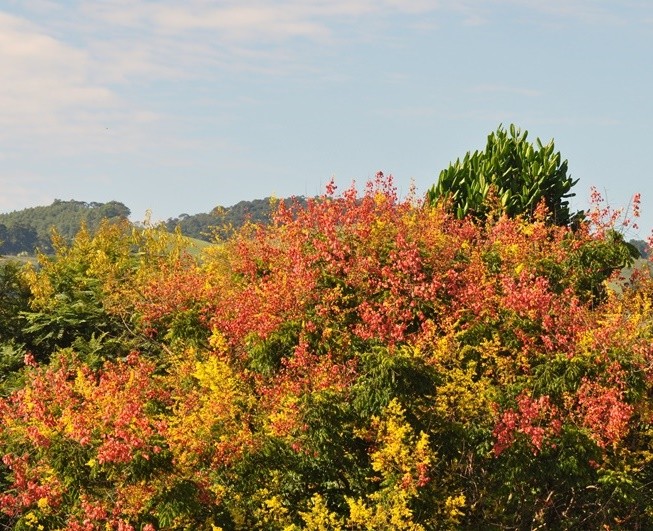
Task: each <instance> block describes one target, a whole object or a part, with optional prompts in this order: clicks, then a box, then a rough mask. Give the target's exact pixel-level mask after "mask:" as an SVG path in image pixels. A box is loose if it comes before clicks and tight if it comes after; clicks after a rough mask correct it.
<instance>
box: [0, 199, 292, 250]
mask: <svg viewBox="0 0 653 531" xmlns="http://www.w3.org/2000/svg"><path fill="white" fill-rule="evenodd" d="M283 201H284V202H285V203H286V204H288V205H290V204H291V203H292V202H294V201H296V202H299V203H300V204H304V203H305V199H304V198H302V197H300V198H295V199H283ZM277 206H278V201H277V200H274V199H273V198H270V197H268V198H265V199H255V200H253V201H240V202H239V203H237V204H235V205H233V206H231V207H221V206H217V207H215V208H214V209H213V210H211V212H209V213H200V214H193V215H189V214H180V215H179V216H178V217H176V218H170V219H168V220H167V221H165V222H164V225H165V226H166V228H167V229H168V230H169V231H170V232H173V231H175V230H177V228H179V230H181V232H182V234H184V235H185V236H188V237H189V238H197V239H199V240H204V241H214V240H215V239H216V238H224V237H228V236H229V235H230V234H231V233H232V232H233V231H234V230H236V229H238V228H240V227H242V226H243V225H244V224H245V223H247V222H252V223H262V224H267V223H269V222H270V220H271V214H272V212H273V211H274V210H275V209H276V208H277ZM130 213H131V212H130V210H129V208H128V207H126V206H125V205H124V204H123V203H120V202H118V201H110V202H108V203H95V202H91V203H87V202H84V201H74V200H71V201H62V200H60V199H56V200H55V201H54V202H53V203H52V204H51V205H49V206H38V207H33V208H26V209H24V210H17V211H14V212H10V213H8V214H0V255H18V254H28V255H33V254H34V253H35V252H36V251H37V250H39V251H40V252H43V253H46V254H49V253H51V252H52V251H53V249H52V243H51V238H52V230H53V229H54V230H56V231H57V232H58V233H59V235H61V236H62V237H63V238H65V239H66V240H71V239H72V238H73V236H75V234H77V232H78V231H79V229H80V227H81V226H82V223H85V224H86V226H87V227H88V229H89V230H90V231H91V232H93V231H94V230H95V229H97V227H98V226H99V224H100V221H101V220H103V219H108V220H113V221H120V220H125V219H127V218H128V217H129V214H130Z"/></svg>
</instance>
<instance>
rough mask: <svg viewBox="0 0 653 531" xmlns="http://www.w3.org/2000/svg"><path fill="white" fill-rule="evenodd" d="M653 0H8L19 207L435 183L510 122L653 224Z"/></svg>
mask: <svg viewBox="0 0 653 531" xmlns="http://www.w3.org/2000/svg"><path fill="white" fill-rule="evenodd" d="M652 58H653V2H651V1H650V0H642V1H629V0H620V1H601V0H546V1H544V0H541V1H540V0H537V1H536V0H486V1H480V0H476V1H474V0H433V1H429V0H313V1H308V0H305V1H299V0H277V1H266V0H260V1H247V0H240V1H210V0H185V1H172V0H161V1H156V2H154V1H152V2H146V1H140V0H102V1H101V0H92V1H84V0H79V1H58V2H55V1H49V0H3V1H2V2H0V72H2V73H3V82H2V84H0V190H1V192H0V211H3V212H4V211H11V210H16V209H22V208H25V207H28V206H35V205H42V204H49V203H50V202H51V201H52V200H54V199H55V198H59V199H64V200H67V199H77V200H83V201H98V202H105V201H110V200H114V199H115V200H118V201H122V202H123V203H125V204H126V205H127V206H128V207H130V208H131V210H132V217H133V219H142V218H143V217H144V214H145V210H146V209H151V210H152V212H153V216H154V218H155V219H166V218H168V217H172V216H176V215H178V214H181V213H189V214H194V213H197V212H207V211H209V210H210V209H211V208H213V207H214V206H216V205H224V206H228V205H231V204H234V203H236V202H238V201H240V200H242V199H255V198H263V197H266V196H269V195H275V196H289V195H314V194H317V193H320V192H321V191H322V189H323V187H324V185H325V183H326V182H327V181H328V180H329V179H330V178H331V177H335V179H336V182H337V183H338V184H339V185H340V187H346V186H348V185H349V184H350V183H351V181H352V180H353V179H355V180H356V181H357V182H358V183H361V184H362V183H364V182H365V181H366V180H367V179H368V178H370V177H372V176H373V175H374V174H375V172H376V171H378V170H382V171H384V172H385V173H392V174H393V175H394V176H395V179H396V183H397V186H398V188H399V190H400V191H401V192H403V193H405V192H407V191H408V189H409V187H410V184H411V182H414V183H415V185H416V186H417V189H418V191H420V192H425V191H426V190H427V189H428V187H429V186H430V185H431V184H433V183H434V182H435V181H436V180H437V176H438V173H439V172H440V170H442V169H443V168H445V167H446V166H447V165H448V163H449V162H450V161H452V160H455V159H456V158H457V157H459V156H463V155H464V154H465V152H466V151H468V150H474V149H479V148H482V147H483V146H484V145H485V139H486V136H487V135H488V134H489V133H490V132H491V131H493V130H495V129H496V128H497V126H498V125H499V124H500V123H503V124H506V125H507V124H510V123H515V124H516V125H518V126H519V127H521V128H522V129H526V130H528V131H529V136H530V137H532V138H533V139H535V138H536V137H540V138H541V139H542V140H547V141H548V140H550V139H551V138H554V139H555V143H556V147H557V149H558V150H560V151H561V152H562V155H563V157H564V158H567V159H568V160H569V169H570V173H571V175H572V176H573V177H574V178H579V179H580V182H579V184H578V185H577V186H576V188H575V191H576V192H577V198H576V199H575V201H574V205H575V207H576V208H585V207H586V206H587V200H588V197H589V188H590V186H592V185H594V186H596V187H597V188H598V189H599V190H600V191H602V192H603V193H604V194H607V197H608V199H609V202H610V203H611V204H612V205H613V206H615V207H617V206H623V205H626V204H627V203H628V201H629V199H630V197H631V196H632V194H633V193H635V192H641V193H642V198H643V201H642V210H643V216H642V219H641V222H640V225H641V228H640V230H639V231H636V232H633V233H630V235H631V236H633V237H646V236H647V235H648V233H649V232H650V229H651V228H652V227H653V175H651V166H652V165H651V157H650V153H651V152H652V151H653V150H652V149H651V143H652V142H653V105H652V104H651V97H652V95H653V68H652V66H653V64H652V62H653V60H652Z"/></svg>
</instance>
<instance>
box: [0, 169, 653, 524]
mask: <svg viewBox="0 0 653 531" xmlns="http://www.w3.org/2000/svg"><path fill="white" fill-rule="evenodd" d="M279 207H280V208H279V210H278V212H277V213H276V215H275V216H274V219H273V222H272V223H271V224H269V225H258V226H256V225H246V226H244V227H243V228H242V229H241V230H238V231H236V232H235V233H234V234H233V235H232V236H231V237H230V238H228V239H227V240H226V241H224V242H221V243H220V244H215V245H210V246H208V247H207V248H206V249H205V250H204V254H203V256H201V257H194V256H192V255H189V254H188V253H187V252H186V243H185V241H184V239H183V238H182V237H181V236H180V235H179V234H170V233H169V232H167V231H166V230H165V229H164V228H163V227H159V228H156V227H145V228H144V229H143V230H133V229H132V228H131V227H130V226H129V225H128V224H109V223H105V224H103V225H101V227H100V228H99V230H98V231H96V232H93V233H91V232H89V231H82V232H81V233H79V234H78V235H77V236H76V237H75V238H74V239H73V240H72V242H67V241H66V240H65V239H60V240H57V241H55V242H54V245H53V246H54V250H55V253H54V254H53V255H52V256H41V257H40V264H39V267H38V268H35V267H32V266H24V267H25V269H20V270H16V269H10V270H6V272H5V279H6V281H5V282H0V288H2V289H3V290H5V292H4V295H3V297H4V299H3V300H9V301H13V302H11V305H7V306H6V308H7V309H8V311H7V312H3V313H0V319H2V322H3V323H9V325H8V326H14V324H15V323H16V321H15V320H14V319H23V320H25V321H26V322H27V325H26V326H25V327H23V333H22V335H20V336H19V337H17V338H15V339H11V340H10V339H9V338H8V337H5V336H0V340H2V341H13V343H12V345H11V347H12V352H13V354H12V356H13V357H12V358H11V361H12V363H11V364H6V365H3V364H0V370H2V369H3V367H4V369H5V370H6V371H11V374H12V375H15V377H13V378H11V379H7V380H2V381H0V382H1V385H0V394H1V395H2V397H3V398H0V455H2V462H1V463H0V493H1V494H0V513H1V514H2V515H3V518H4V520H2V522H1V523H2V524H3V525H4V526H5V527H7V528H15V529H40V528H43V529H70V530H73V531H75V530H88V531H91V530H100V529H115V530H124V531H127V530H142V531H153V530H155V529H180V530H181V529H198V530H203V529H205V530H212V531H216V530H219V529H222V530H239V529H265V530H275V529H276V530H284V531H293V530H300V529H306V530H315V531H317V530H327V529H329V530H337V529H341V530H388V529H397V530H402V529H403V530H413V531H418V530H435V529H532V528H537V527H539V528H556V529H601V528H604V529H605V528H615V529H616V528H628V529H647V528H651V527H653V518H652V515H653V496H652V494H653V493H652V491H651V485H653V461H652V460H651V445H653V433H652V431H651V428H650V417H651V406H650V398H649V397H650V396H651V394H652V393H653V372H652V367H653V347H652V345H653V302H652V301H651V294H652V293H653V281H652V280H651V278H650V276H649V275H647V274H644V273H643V272H642V273H635V274H633V275H632V277H631V278H630V280H629V282H627V283H624V282H621V284H620V289H619V290H614V289H612V288H611V287H610V286H611V284H610V282H614V281H618V278H617V277H616V276H615V275H618V271H619V268H620V267H621V266H620V264H621V263H622V261H623V260H622V259H623V258H624V257H623V256H622V255H621V254H620V253H621V252H622V248H621V247H619V246H615V240H614V238H613V236H612V235H613V234H614V230H616V229H618V227H611V228H610V227H607V226H605V225H600V223H601V215H600V213H597V215H596V216H588V218H587V220H586V221H583V222H581V223H580V225H579V227H576V228H575V229H574V230H572V229H571V228H570V227H568V226H565V225H560V226H559V225H556V224H552V223H549V222H548V219H549V217H548V216H549V213H548V212H547V210H546V207H545V205H543V204H541V205H539V207H538V208H537V209H536V210H535V211H534V212H533V213H532V215H531V216H529V217H523V216H514V217H509V216H501V217H497V218H494V217H491V218H488V219H487V220H483V221H478V220H477V219H475V218H474V217H471V216H468V217H466V218H464V219H458V218H457V217H456V216H454V215H453V214H452V212H451V211H450V210H449V209H448V208H446V206H445V205H441V204H439V203H438V204H436V205H435V206H434V207H433V208H423V205H422V204H421V202H420V201H418V200H417V199H416V198H414V197H408V198H404V199H400V198H399V197H398V196H397V193H396V190H395V188H394V186H393V183H392V179H391V178H389V177H384V176H383V175H381V174H379V175H378V176H377V178H376V179H375V180H374V181H373V182H371V183H369V184H368V187H367V188H366V190H365V192H364V193H362V194H359V193H358V192H357V191H356V190H355V189H354V188H352V189H349V190H346V191H344V192H343V193H342V194H338V193H337V191H336V188H335V184H333V183H331V184H330V185H329V187H328V190H327V193H326V194H325V195H324V196H323V197H321V198H316V199H310V200H308V201H307V202H306V204H305V205H299V204H298V205H295V206H290V207H289V206H286V205H285V204H284V203H282V204H280V205H279ZM608 218H610V217H609V216H608ZM597 224H599V225H597ZM597 229H600V230H597ZM608 229H610V230H608ZM12 305H13V306H12ZM12 308H15V310H12ZM0 352H2V350H1V349H0ZM16 353H19V354H21V355H20V356H17V355H16ZM5 374H8V373H5Z"/></svg>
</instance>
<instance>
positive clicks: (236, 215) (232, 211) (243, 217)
mask: <svg viewBox="0 0 653 531" xmlns="http://www.w3.org/2000/svg"><path fill="white" fill-rule="evenodd" d="M281 201H283V202H284V203H285V204H286V205H290V204H291V203H293V202H297V203H299V204H301V205H305V203H306V199H305V198H303V197H297V198H287V199H283V200H281ZM278 205H279V200H275V199H274V198H272V197H266V198H265V199H254V200H252V201H240V202H238V203H236V204H235V205H233V206H230V207H222V206H217V207H215V208H214V209H213V210H211V212H208V213H199V214H194V215H188V214H180V215H179V216H178V217H176V218H170V219H168V220H167V221H166V222H165V225H166V228H167V229H168V230H169V231H170V232H173V231H174V230H175V229H177V227H179V228H180V230H181V232H182V233H183V234H184V235H185V236H189V237H191V238H197V239H198V240H204V241H213V240H214V239H215V238H216V237H220V238H224V237H228V236H230V235H231V234H233V232H234V231H235V230H237V229H239V228H240V227H242V226H243V225H244V224H245V223H247V222H252V223H262V224H264V225H267V224H268V223H269V222H270V221H271V218H272V213H273V212H274V211H275V209H276V208H277V207H278Z"/></svg>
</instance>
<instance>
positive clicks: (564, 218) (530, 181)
mask: <svg viewBox="0 0 653 531" xmlns="http://www.w3.org/2000/svg"><path fill="white" fill-rule="evenodd" d="M527 137H528V131H524V132H521V130H520V129H518V128H517V127H516V126H515V125H510V127H509V128H508V130H506V129H504V128H503V127H501V126H500V127H499V128H498V129H497V130H496V131H495V132H492V133H491V134H490V135H489V136H488V138H487V144H486V147H485V149H484V150H483V151H474V152H473V153H471V152H467V154H466V155H465V157H464V158H463V159H462V160H460V159H458V160H456V162H455V163H453V164H451V165H450V166H449V167H448V168H446V169H444V170H442V172H440V176H439V178H438V182H437V183H436V184H435V185H434V186H433V187H432V188H431V189H430V190H429V191H428V193H427V202H428V203H430V204H434V203H436V202H438V201H445V202H446V203H447V205H448V207H449V208H451V210H452V212H453V213H454V215H455V216H456V217H458V218H459V219H462V218H464V217H466V216H473V217H476V218H479V219H484V218H485V217H486V216H487V214H488V213H489V212H491V211H493V210H496V209H498V210H499V211H501V212H505V213H506V214H507V215H508V216H511V217H514V216H517V215H523V216H525V217H527V218H532V217H533V215H534V213H535V210H536V209H537V206H538V204H539V203H540V202H541V201H543V202H544V203H545V205H546V207H547V209H548V212H549V216H550V217H549V221H550V222H552V223H554V224H556V225H569V224H570V223H572V222H573V221H574V220H577V219H579V218H580V217H582V213H577V214H572V213H571V212H570V210H569V202H568V201H566V199H568V198H569V197H573V196H574V195H575V194H573V193H571V192H570V190H571V188H572V187H573V186H574V185H575V184H576V183H577V181H574V180H572V179H571V177H570V176H569V175H568V174H567V171H568V168H567V161H566V160H563V159H562V156H561V155H560V152H556V151H555V146H554V142H553V140H551V141H550V142H549V143H547V144H542V142H541V141H540V139H539V138H538V139H536V141H535V144H533V143H531V142H528V140H527Z"/></svg>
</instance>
